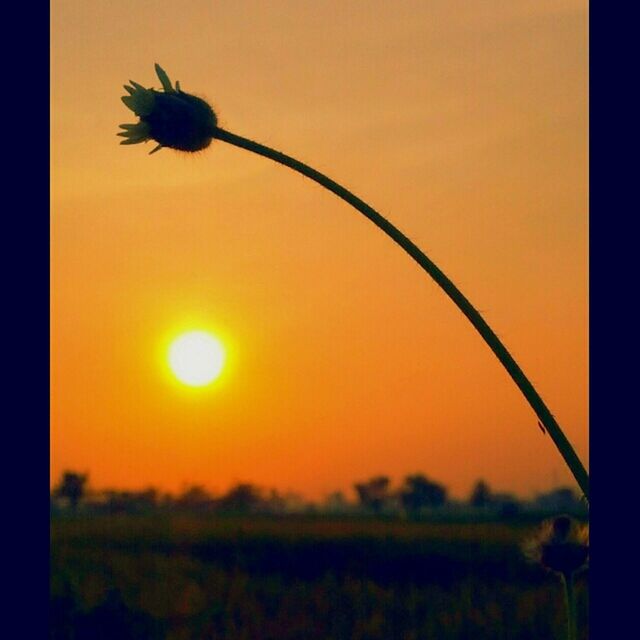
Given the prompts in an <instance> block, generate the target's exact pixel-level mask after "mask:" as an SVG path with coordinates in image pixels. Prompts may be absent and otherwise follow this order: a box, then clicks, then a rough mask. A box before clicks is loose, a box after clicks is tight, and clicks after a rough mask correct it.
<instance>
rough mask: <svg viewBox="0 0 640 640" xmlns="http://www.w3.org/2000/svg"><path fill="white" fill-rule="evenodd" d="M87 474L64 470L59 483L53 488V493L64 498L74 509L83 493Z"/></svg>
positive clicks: (87, 477)
mask: <svg viewBox="0 0 640 640" xmlns="http://www.w3.org/2000/svg"><path fill="white" fill-rule="evenodd" d="M88 479H89V476H88V475H87V474H86V473H75V472H73V471H65V472H64V473H63V474H62V478H61V480H60V484H59V485H58V486H57V487H56V489H55V495H57V496H59V497H61V498H66V499H67V500H68V501H69V505H70V506H71V508H72V509H73V510H74V511H75V510H76V509H77V508H78V503H79V502H80V500H82V498H83V497H84V495H85V485H86V484H87V480H88Z"/></svg>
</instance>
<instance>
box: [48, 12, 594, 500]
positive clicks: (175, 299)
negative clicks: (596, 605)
mask: <svg viewBox="0 0 640 640" xmlns="http://www.w3.org/2000/svg"><path fill="white" fill-rule="evenodd" d="M51 13H52V20H51V41H52V51H51V53H52V57H51V60H52V62H51V65H52V66H51V72H52V82H51V86H52V90H51V109H52V110H51V114H52V115H51V126H52V128H51V136H52V140H51V142H52V144H51V148H52V152H51V153H52V157H51V160H52V192H51V204H52V209H51V250H52V252H51V255H52V257H51V478H52V481H55V480H56V479H57V478H58V477H59V475H60V473H61V472H62V470H64V469H68V468H71V469H75V470H85V471H88V472H89V473H90V476H91V483H92V485H93V486H95V487H104V486H112V487H113V486H115V487H130V488H142V487H145V486H148V485H155V486H159V487H161V488H163V489H167V490H172V491H175V490H179V489H180V488H182V487H183V485H184V484H185V483H187V482H189V483H191V482H193V483H200V484H203V485H205V486H207V487H208V488H210V489H211V490H213V491H218V492H219V491H224V490H226V489H227V488H228V487H229V486H230V485H231V484H232V483H233V482H236V481H252V482H256V483H258V484H260V485H263V486H269V487H276V488H278V489H280V490H297V491H300V492H303V493H304V494H305V495H307V496H309V497H312V498H320V497H322V496H323V495H325V494H326V493H328V492H330V491H332V490H336V489H342V490H348V489H349V488H350V487H351V485H352V483H353V482H354V481H356V480H362V479H365V478H367V477H369V476H370V475H373V474H379V473H385V474H388V475H390V476H391V478H392V479H393V480H394V482H399V481H400V479H401V478H402V477H403V476H404V475H405V474H408V473H412V472H417V471H421V472H424V473H426V474H427V475H429V476H431V477H433V478H434V479H436V480H439V481H441V482H443V483H445V484H446V485H448V487H449V488H450V490H451V492H452V493H453V495H455V496H464V495H466V494H467V493H468V492H469V490H470V488H471V485H472V484H473V482H474V481H475V480H476V479H477V478H480V477H483V478H485V479H486V480H487V481H488V482H489V483H490V484H491V485H492V486H493V487H494V488H495V489H499V490H514V491H516V492H518V493H521V494H525V495H526V494H531V493H533V492H536V491H542V490H546V489H548V488H550V487H552V486H555V485H557V484H560V483H569V484H571V486H575V484H574V483H573V482H572V480H571V476H570V473H569V472H568V471H567V470H566V468H565V465H564V462H563V461H562V459H561V457H560V455H559V453H558V452H557V450H556V449H555V447H554V446H553V443H552V442H551V440H550V438H549V437H548V436H543V435H542V433H541V431H540V430H539V428H538V427H537V425H536V423H537V419H536V416H535V415H534V413H533V412H532V410H531V409H530V408H529V406H528V404H527V403H526V401H525V400H524V398H523V397H522V396H521V394H520V392H519V391H518V390H517V389H516V387H515V385H514V384H513V382H512V381H511V380H510V378H509V377H508V375H507V374H506V372H505V371H504V370H503V368H502V366H501V365H500V364H499V363H498V361H497V360H496V359H495V357H494V356H493V355H492V354H491V352H490V351H489V349H488V347H487V346H486V345H485V344H484V342H483V341H482V339H481V338H480V337H479V335H478V334H477V333H476V332H475V330H474V329H473V328H472V327H471V325H470V324H469V322H468V321H467V320H466V319H465V318H464V317H463V316H462V315H461V314H460V312H459V311H458V310H457V309H456V308H455V307H454V305H453V303H452V302H451V301H450V300H449V299H448V298H447V297H446V296H445V295H444V294H443V293H442V291H440V289H439V288H438V287H437V286H436V285H435V284H434V283H433V282H432V281H431V280H430V279H429V278H428V277H427V276H426V274H424V272H422V271H421V270H420V269H419V268H418V267H417V265H416V264H415V263H414V262H413V261H412V260H411V259H410V258H408V257H407V256H406V255H405V254H404V253H403V252H402V251H401V250H400V249H399V248H398V247H397V246H395V245H394V244H393V243H392V242H391V241H390V240H389V239H388V238H387V237H385V236H384V235H383V234H382V233H380V232H379V231H378V230H377V229H375V228H374V227H373V225H371V223H369V222H368V221H366V220H365V219H364V218H362V217H361V216H360V215H359V214H357V213H356V212H355V211H354V210H352V209H351V208H350V207H348V206H347V205H346V204H344V203H342V202H341V201H339V200H338V199H337V198H335V197H334V196H332V195H331V194H328V193H326V192H324V191H322V190H321V189H320V188H319V187H317V186H316V185H314V184H313V183H311V182H310V181H308V180H305V179H303V178H301V177H300V176H298V175H296V174H294V173H293V172H291V171H289V170H286V169H284V168H282V167H279V166H277V165H275V164H273V163H272V162H270V161H267V160H265V159H262V158H259V157H257V156H253V155H252V154H249V153H247V152H245V151H242V150H239V149H236V148H233V147H230V146H228V145H226V144H224V143H214V144H213V145H212V147H211V148H209V149H208V150H206V151H205V152H203V153H201V154H197V155H194V156H189V155H180V154H178V153H176V152H173V151H170V150H166V149H165V150H162V151H161V152H159V153H157V154H155V155H153V156H151V157H149V156H148V155H147V153H148V151H149V150H150V149H151V148H152V146H151V144H149V145H146V146H143V145H136V146H130V147H123V146H119V144H118V142H119V138H116V133H117V131H118V129H117V125H118V124H119V123H122V122H134V119H132V116H131V115H130V112H128V111H127V109H126V108H125V107H124V105H123V104H122V102H121V101H120V96H121V95H122V94H123V90H122V84H123V83H125V82H126V81H128V80H129V79H130V78H131V79H133V80H136V81H137V82H140V83H142V84H144V85H145V86H154V87H159V82H158V80H157V78H156V77H155V74H154V70H153V63H154V62H158V63H160V64H161V65H162V66H163V67H164V68H165V69H166V70H167V72H168V73H169V76H170V77H171V78H172V80H176V79H178V80H180V82H181V86H182V88H183V89H184V90H185V91H188V92H192V93H195V94H197V95H200V96H202V97H205V98H206V99H208V100H209V101H210V102H211V103H212V105H213V106H214V108H215V109H216V111H217V113H218V115H219V120H220V123H221V124H222V126H224V127H225V128H228V129H230V130H232V131H234V132H236V133H239V134H242V135H246V136H249V137H253V138H255V139H257V140H259V141H261V142H263V143H266V144H270V145H272V146H274V147H276V148H278V149H281V150H283V151H286V152H287V153H289V154H291V155H294V156H296V157H298V158H300V159H301V160H304V161H305V162H308V163H309V164H311V165H312V166H314V167H316V168H317V169H319V170H321V171H324V172H326V173H328V174H329V175H330V176H331V177H333V178H335V179H336V180H338V181H339V182H341V183H342V184H344V185H345V186H347V187H348V188H351V189H352V190H353V191H354V192H355V193H356V194H358V195H359V196H360V197H362V198H364V199H365V200H367V201H368V202H369V203H370V204H371V205H372V206H374V207H375V208H377V209H378V210H379V211H380V212H381V213H383V214H385V215H388V216H389V217H390V219H391V220H392V221H393V222H394V223H395V224H396V225H397V226H399V227H400V228H401V229H402V230H403V231H404V232H406V233H407V235H409V236H410V237H411V238H412V239H413V240H414V241H415V242H416V243H417V244H418V245H419V246H420V247H421V248H422V249H423V250H424V251H425V252H426V253H427V254H428V255H429V256H430V257H431V258H432V259H433V260H435V262H436V263H437V264H438V265H439V266H440V267H441V268H442V269H443V270H444V271H445V273H447V274H448V275H449V276H450V277H451V278H452V279H453V280H454V282H456V284H457V285H458V286H459V287H460V288H461V289H462V291H463V293H465V295H467V296H468V297H469V298H470V299H471V301H472V302H473V303H475V304H476V305H477V307H478V308H479V309H480V310H481V311H482V312H483V313H484V314H485V318H486V319H487V321H488V322H489V323H490V324H491V325H492V327H493V328H494V330H495V331H496V332H497V333H498V335H499V336H500V337H501V338H502V339H503V340H504V341H505V343H506V345H507V346H508V347H509V348H510V349H511V351H512V353H513V355H514V357H515V358H516V360H517V361H518V362H519V363H520V365H521V366H522V367H523V369H524V370H525V372H526V373H527V375H528V376H529V377H530V379H531V380H532V382H533V383H534V385H536V386H537V388H538V390H539V392H540V393H541V395H542V396H543V398H544V399H545V401H546V402H547V404H548V405H549V407H550V409H551V411H552V412H553V413H554V415H555V416H556V418H557V419H558V421H559V423H560V424H561V425H562V427H563V429H564V430H565V433H566V434H567V436H568V437H569V439H570V440H571V441H572V443H573V444H574V446H575V448H576V450H577V452H578V454H579V455H580V456H581V458H582V459H583V462H585V464H586V463H587V457H588V135H587V134H588V101H587V98H588V74H587V72H588V40H587V35H588V34H587V29H588V22H587V3H586V2H583V1H576V2H574V1H569V0H567V1H553V2H551V1H544V0H530V1H529V0H518V1H516V0H511V1H510V2H504V1H502V0H501V1H495V0H483V2H477V1H473V0H468V1H455V0H422V1H419V2H417V1H415V2H410V1H407V0H400V1H395V2H388V1H386V2H383V1H376V0H366V1H364V0H363V1H353V2H340V1H339V0H326V1H323V2H317V1H315V0H314V1H306V0H305V1H300V0H298V1H295V0H288V1H285V0H276V1H273V2H264V1H257V0H256V1H251V2H250V1H241V0H234V1H221V2H214V1H211V0H210V1H204V0H189V1H187V2H182V3H179V2H175V1H168V0H156V1H151V0H144V1H143V0H138V1H136V2H133V3H132V2H124V1H123V0H110V1H109V2H107V1H101V2H85V1H82V0H73V1H71V0H61V1H60V2H56V3H54V4H53V5H52V7H51ZM192 327H194V328H195V327H205V328H209V329H211V330H213V331H214V332H216V334H217V335H218V336H219V337H221V338H222V339H223V341H224V342H225V344H226V345H227V347H228V349H229V366H228V368H227V370H226V371H225V373H224V375H223V377H222V378H221V379H220V380H219V382H218V383H216V384H214V385H213V386H211V387H209V388H208V389H207V390H205V391H203V390H200V391H193V390H188V389H185V388H181V387H180V386H179V385H178V384H176V383H175V382H174V381H172V380H171V379H170V377H169V376H168V375H167V372H166V368H165V367H164V364H163V349H164V347H165V345H166V341H167V339H168V338H169V337H170V336H172V335H174V334H175V333H176V332H177V331H179V330H180V329H182V328H192Z"/></svg>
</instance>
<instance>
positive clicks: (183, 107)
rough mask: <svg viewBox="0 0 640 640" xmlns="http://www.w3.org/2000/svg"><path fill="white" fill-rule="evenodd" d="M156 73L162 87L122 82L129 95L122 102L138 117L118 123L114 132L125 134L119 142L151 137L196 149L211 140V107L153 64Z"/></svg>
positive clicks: (182, 148) (213, 126)
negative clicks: (147, 86)
mask: <svg viewBox="0 0 640 640" xmlns="http://www.w3.org/2000/svg"><path fill="white" fill-rule="evenodd" d="M155 67H156V73H157V74H158V78H159V79H160V83H161V84H162V88H163V90H164V91H156V90H155V89H146V88H145V87H143V86H142V85H140V84H138V83H137V82H134V81H133V80H130V81H129V82H130V83H131V86H129V85H124V88H125V89H126V91H127V93H128V94H129V95H127V96H123V97H122V102H124V103H125V105H126V106H127V107H128V108H129V109H131V111H133V112H134V113H135V114H136V115H137V116H139V118H140V121H139V122H137V123H136V124H121V125H120V127H121V128H122V129H124V131H122V132H120V133H119V134H118V135H119V136H122V137H123V138H125V139H124V140H123V141H122V142H121V143H120V144H138V143H140V142H147V141H148V140H155V141H156V142H157V143H158V145H157V146H156V147H155V148H154V149H153V150H152V151H151V153H155V152H156V151H158V150H159V149H162V147H170V148H171V149H178V150H179V151H200V150H201V149H205V148H206V147H208V146H209V144H211V140H212V138H213V137H214V134H215V131H216V127H217V124H218V119H217V118H216V114H215V113H214V112H213V109H212V108H211V107H210V106H209V105H208V104H207V103H206V102H205V101H204V100H203V99H202V98H197V97H196V96H192V95H190V94H188V93H185V92H184V91H182V90H181V89H180V83H179V82H176V85H175V87H173V86H172V84H171V81H170V80H169V76H167V74H166V73H165V71H164V70H163V69H162V68H161V67H160V65H158V64H156V66H155Z"/></svg>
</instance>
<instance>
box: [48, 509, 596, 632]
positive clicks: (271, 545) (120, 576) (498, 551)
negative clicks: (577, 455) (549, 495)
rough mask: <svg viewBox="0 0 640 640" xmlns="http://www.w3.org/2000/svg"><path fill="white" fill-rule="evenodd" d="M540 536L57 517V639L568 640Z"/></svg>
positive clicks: (311, 523) (282, 521) (208, 517)
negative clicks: (540, 556)
mask: <svg viewBox="0 0 640 640" xmlns="http://www.w3.org/2000/svg"><path fill="white" fill-rule="evenodd" d="M538 523H539V519H534V518H531V517H529V518H522V517H520V518H518V517H515V518H512V519H510V520H509V521H499V520H496V521H483V522H474V521H469V520H460V521H457V522H446V521H428V522H427V521H415V522H414V521H410V520H407V519H398V518H388V519H384V518H372V517H346V516H342V517H335V516H334V517H329V516H323V517H321V516H312V515H307V516H305V515H287V516H273V515H271V516H267V515H251V516H249V515H246V516H225V515H218V514H215V515H214V514H193V513H192V514H186V513H183V514H180V513H151V514H146V515H132V514H106V515H96V514H94V515H89V514H80V513H76V514H74V513H58V514H54V515H53V516H52V522H51V611H50V638H55V639H56V640H62V639H64V640H66V639H69V640H71V639H73V640H85V639H87V640H88V639H91V640H100V639H106V638H109V639H111V638H113V639H114V640H115V639H120V640H126V639H129V638H131V639H134V638H135V639H137V640H146V639H149V640H151V639H153V640H156V639H158V640H205V639H206V640H214V639H215V640H223V639H224V640H240V639H242V640H293V639H296V640H315V639H317V640H379V639H380V640H382V639H385V640H386V639H402V640H418V639H420V640H423V639H428V638H434V639H448V638H469V639H471V638H473V639H478V640H481V639H483V638H486V639H492V640H496V639H501V638H504V639H511V638H518V639H529V638H530V639H531V640H533V639H536V640H539V639H541V638H548V639H552V638H562V637H564V636H563V634H564V633H565V629H564V625H565V621H564V608H563V600H562V592H561V587H560V584H559V581H558V580H557V579H556V578H555V576H553V575H551V574H549V573H546V572H544V571H543V570H542V569H541V568H539V567H537V566H532V565H530V564H528V563H527V562H526V560H525V559H524V558H523V555H522V552H521V544H522V542H523V540H524V539H525V538H526V537H527V536H528V535H530V533H531V532H532V531H533V530H534V529H535V527H536V525H537V524H538ZM577 591H578V636H579V638H584V639H586V638H587V637H588V619H587V613H588V611H587V608H588V586H587V574H586V573H583V574H582V575H581V576H580V578H579V580H578V583H577Z"/></svg>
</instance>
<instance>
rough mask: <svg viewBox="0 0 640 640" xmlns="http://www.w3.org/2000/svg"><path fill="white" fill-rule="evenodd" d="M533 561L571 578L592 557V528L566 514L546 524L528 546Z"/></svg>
mask: <svg viewBox="0 0 640 640" xmlns="http://www.w3.org/2000/svg"><path fill="white" fill-rule="evenodd" d="M524 551H525V554H526V555H527V556H528V557H529V559H530V560H533V561H534V562H539V563H540V564H541V565H542V566H543V567H545V568H546V569H549V570H550V571H555V572H557V573H561V574H563V575H565V576H566V575H571V574H573V573H575V572H576V571H578V570H579V569H581V568H582V567H584V566H585V565H586V563H587V560H588V558H589V528H588V526H587V525H583V524H580V523H578V522H577V521H576V520H574V519H573V518H570V517H569V516H566V515H562V516H558V517H557V518H554V519H553V520H548V521H546V522H544V523H543V524H542V526H541V527H540V530H539V531H538V533H537V535H536V536H534V537H533V538H531V539H530V540H528V541H527V542H526V543H525V545H524Z"/></svg>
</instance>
